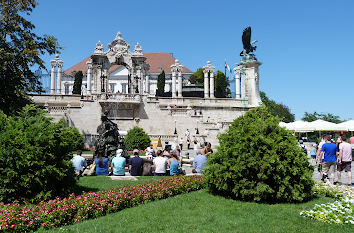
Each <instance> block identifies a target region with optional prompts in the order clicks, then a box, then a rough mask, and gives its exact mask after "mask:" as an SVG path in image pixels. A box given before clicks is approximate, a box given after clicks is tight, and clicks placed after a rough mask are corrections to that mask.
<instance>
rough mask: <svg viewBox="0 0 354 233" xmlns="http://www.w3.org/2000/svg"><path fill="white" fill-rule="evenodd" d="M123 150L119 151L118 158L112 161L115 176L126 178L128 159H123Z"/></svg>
mask: <svg viewBox="0 0 354 233" xmlns="http://www.w3.org/2000/svg"><path fill="white" fill-rule="evenodd" d="M122 153H123V150H122V149H118V150H117V154H116V156H115V157H114V158H113V159H112V165H111V167H112V170H113V175H115V176H125V169H124V167H125V164H126V159H125V158H124V157H122Z"/></svg>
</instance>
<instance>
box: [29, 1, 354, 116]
mask: <svg viewBox="0 0 354 233" xmlns="http://www.w3.org/2000/svg"><path fill="white" fill-rule="evenodd" d="M353 12H354V1H350V0H339V1H333V0H307V1H304V0H297V1H284V0H282V1H275V0H274V1H273V0H267V1H262V0H252V1H245V0H243V1H222V0H219V1H209V0H204V1H201V0H193V1H192V0H189V1H184V0H179V1H166V0H165V1H162V0H159V1H157V0H149V1H141V0H135V1H114V0H101V1H93V0H75V1H69V0H61V1H44V0H39V5H38V6H37V7H36V8H35V9H34V11H33V13H32V14H31V16H30V17H29V19H30V20H31V21H32V22H33V23H34V24H35V25H36V29H35V31H36V32H37V33H39V34H48V35H53V36H55V37H57V38H58V39H59V43H60V44H61V45H62V46H63V47H64V50H63V51H62V54H61V55H60V57H61V58H62V59H63V60H64V69H67V68H69V67H71V66H72V65H74V64H76V63H77V62H79V61H81V60H82V59H83V58H85V57H87V56H89V55H91V54H92V52H93V50H94V48H95V45H96V43H97V42H98V40H101V42H102V43H103V44H104V47H105V48H106V49H107V44H108V43H109V42H111V41H112V40H113V39H114V37H115V35H116V33H117V32H118V31H120V32H122V35H123V38H124V39H125V40H126V41H127V42H128V43H129V44H130V45H131V47H134V45H135V44H136V43H137V42H139V43H140V44H141V46H142V48H143V50H144V51H145V52H169V53H173V54H174V56H175V57H176V58H177V59H179V60H180V61H181V62H182V63H183V64H184V65H185V66H186V67H188V68H190V69H192V70H196V69H197V68H199V67H201V66H204V65H205V64H206V62H207V61H211V62H212V64H213V65H215V66H216V68H217V69H220V70H222V71H223V70H224V60H225V58H226V60H227V63H228V64H229V65H230V67H231V68H234V67H235V63H238V62H239V61H240V57H239V53H240V51H241V50H242V42H241V35H242V30H243V29H244V28H245V27H247V26H249V25H250V26H252V39H257V40H258V41H259V42H258V44H257V46H258V47H257V50H256V52H255V54H256V56H257V58H258V60H259V61H260V62H262V63H263V65H262V66H261V67H260V89H261V90H262V91H264V92H266V94H267V96H268V97H270V98H271V99H274V100H275V101H277V102H281V103H283V104H285V105H287V106H288V107H289V108H290V109H291V111H292V113H295V116H296V119H300V118H301V117H302V116H303V114H304V112H305V111H307V112H313V111H317V112H323V113H327V112H328V113H332V114H335V115H339V116H340V117H341V118H342V119H354V106H353V105H354V102H353V101H352V100H353V99H354V81H353V78H354V59H353V56H354V14H353ZM53 57H54V56H53ZM53 57H48V56H44V57H43V59H45V61H46V62H47V65H48V68H49V60H50V59H52V58H53Z"/></svg>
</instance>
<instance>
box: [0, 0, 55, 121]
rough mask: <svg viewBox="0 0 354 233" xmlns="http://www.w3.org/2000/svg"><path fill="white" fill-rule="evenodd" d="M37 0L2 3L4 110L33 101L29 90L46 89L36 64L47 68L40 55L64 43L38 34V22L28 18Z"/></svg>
mask: <svg viewBox="0 0 354 233" xmlns="http://www.w3.org/2000/svg"><path fill="white" fill-rule="evenodd" d="M36 5H37V3H36V2H35V0H7V1H1V3H0V19H1V24H0V31H1V33H0V71H1V72H0V83H1V85H0V110H2V111H3V112H4V113H6V114H13V113H15V112H17V111H18V110H19V109H20V108H22V107H23V106H25V105H26V104H28V103H30V102H31V100H30V98H29V97H28V96H27V95H26V93H27V92H42V91H43V90H42V87H41V83H40V81H39V77H38V76H36V75H35V74H34V72H33V71H32V69H33V67H35V66H37V67H39V68H42V69H45V66H44V61H43V60H42V59H41V58H40V56H41V55H43V54H45V53H49V54H54V53H55V52H57V50H58V49H60V48H61V47H60V46H58V43H57V39H56V38H54V37H52V36H47V35H44V36H38V35H37V34H35V33H34V32H33V31H34V28H35V26H34V25H33V24H32V23H31V22H29V21H28V20H26V19H25V18H24V16H25V15H29V14H30V13H31V12H32V10H33V8H35V6H36Z"/></svg>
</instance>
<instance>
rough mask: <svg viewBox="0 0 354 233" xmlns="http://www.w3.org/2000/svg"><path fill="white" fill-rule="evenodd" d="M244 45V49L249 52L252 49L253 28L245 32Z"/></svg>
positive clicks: (243, 35) (248, 28)
mask: <svg viewBox="0 0 354 233" xmlns="http://www.w3.org/2000/svg"><path fill="white" fill-rule="evenodd" d="M242 44H243V49H246V50H247V51H248V50H249V49H250V48H251V27H247V28H245V29H244V30H243V33H242Z"/></svg>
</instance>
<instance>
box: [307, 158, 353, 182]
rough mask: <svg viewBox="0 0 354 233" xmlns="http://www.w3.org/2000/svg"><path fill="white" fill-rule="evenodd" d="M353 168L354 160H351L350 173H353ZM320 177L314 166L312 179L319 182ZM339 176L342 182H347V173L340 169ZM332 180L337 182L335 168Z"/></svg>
mask: <svg viewBox="0 0 354 233" xmlns="http://www.w3.org/2000/svg"><path fill="white" fill-rule="evenodd" d="M353 168H354V162H352V173H353ZM321 178H322V177H321V175H320V173H319V172H318V169H317V167H316V168H315V170H314V172H313V179H314V180H315V181H320V182H321ZM341 178H342V183H343V184H348V173H346V172H344V171H342V173H341ZM334 182H337V169H336V171H335V174H334ZM352 182H353V179H352Z"/></svg>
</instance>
